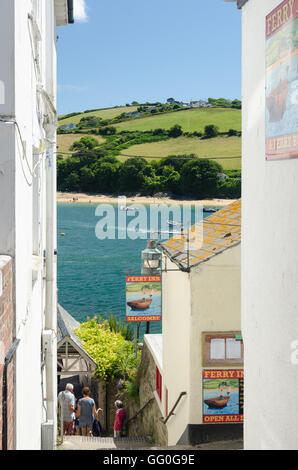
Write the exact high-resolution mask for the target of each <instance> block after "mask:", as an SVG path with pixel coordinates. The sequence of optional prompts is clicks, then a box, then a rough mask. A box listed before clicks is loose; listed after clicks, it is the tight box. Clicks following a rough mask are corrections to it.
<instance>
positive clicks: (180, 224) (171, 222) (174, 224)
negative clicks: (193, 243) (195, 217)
mask: <svg viewBox="0 0 298 470" xmlns="http://www.w3.org/2000/svg"><path fill="white" fill-rule="evenodd" d="M167 223H168V225H170V226H172V227H181V229H183V224H182V223H181V222H175V221H174V220H168V221H167Z"/></svg>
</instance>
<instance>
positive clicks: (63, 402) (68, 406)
mask: <svg viewBox="0 0 298 470" xmlns="http://www.w3.org/2000/svg"><path fill="white" fill-rule="evenodd" d="M58 404H59V406H60V408H61V409H62V411H63V434H64V435H65V436H72V435H73V431H74V419H75V405H76V400H75V396H74V393H73V385H72V384H67V385H66V387H65V390H64V391H63V392H60V393H59V395H58Z"/></svg>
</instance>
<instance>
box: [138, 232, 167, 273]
mask: <svg viewBox="0 0 298 470" xmlns="http://www.w3.org/2000/svg"><path fill="white" fill-rule="evenodd" d="M161 258H162V254H161V252H160V251H159V250H158V249H157V248H156V241H155V240H148V241H147V248H146V249H145V250H143V251H142V260H143V265H142V274H143V275H147V276H152V275H153V276H154V275H158V274H160V273H161Z"/></svg>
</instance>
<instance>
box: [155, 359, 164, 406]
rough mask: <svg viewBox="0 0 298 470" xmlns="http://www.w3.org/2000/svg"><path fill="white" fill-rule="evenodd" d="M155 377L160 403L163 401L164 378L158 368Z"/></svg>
mask: <svg viewBox="0 0 298 470" xmlns="http://www.w3.org/2000/svg"><path fill="white" fill-rule="evenodd" d="M155 374H156V375H155V377H156V393H157V395H158V397H159V399H160V401H162V376H161V373H160V372H159V369H158V367H156V372H155Z"/></svg>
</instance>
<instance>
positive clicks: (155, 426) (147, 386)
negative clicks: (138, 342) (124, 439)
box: [124, 343, 168, 445]
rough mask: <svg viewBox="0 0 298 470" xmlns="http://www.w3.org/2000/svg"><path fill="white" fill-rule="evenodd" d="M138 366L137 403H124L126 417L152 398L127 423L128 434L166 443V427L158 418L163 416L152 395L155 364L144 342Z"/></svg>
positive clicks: (159, 443)
mask: <svg viewBox="0 0 298 470" xmlns="http://www.w3.org/2000/svg"><path fill="white" fill-rule="evenodd" d="M140 367H141V369H140V388H139V403H136V402H131V401H127V403H124V406H125V407H126V409H127V413H128V419H130V418H132V417H134V416H135V414H136V413H137V412H138V411H139V410H140V409H141V408H143V406H145V405H146V404H147V402H148V401H149V400H151V399H152V398H153V400H152V401H151V402H150V403H149V404H148V405H147V406H146V407H145V408H144V410H143V411H142V412H141V413H140V414H139V415H138V416H137V418H136V419H134V420H133V421H131V422H130V423H129V426H128V435H129V436H140V437H149V438H150V439H151V440H152V442H153V443H155V444H158V445H167V443H168V436H167V428H166V426H165V425H164V424H163V423H162V422H161V420H160V419H161V418H163V416H162V413H161V410H160V408H159V406H158V404H157V401H156V399H155V397H154V391H155V384H156V382H155V368H156V366H155V362H154V359H153V357H152V355H151V353H150V351H149V349H148V347H147V346H146V344H145V343H144V346H143V350H142V361H141V366H140Z"/></svg>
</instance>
